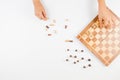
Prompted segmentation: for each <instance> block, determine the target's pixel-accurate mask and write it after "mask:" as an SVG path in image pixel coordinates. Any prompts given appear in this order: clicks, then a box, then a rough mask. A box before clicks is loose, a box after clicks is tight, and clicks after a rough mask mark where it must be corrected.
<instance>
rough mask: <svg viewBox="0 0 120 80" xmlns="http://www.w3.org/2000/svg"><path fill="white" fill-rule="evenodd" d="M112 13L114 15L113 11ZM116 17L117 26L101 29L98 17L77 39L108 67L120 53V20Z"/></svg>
mask: <svg viewBox="0 0 120 80" xmlns="http://www.w3.org/2000/svg"><path fill="white" fill-rule="evenodd" d="M111 13H112V14H114V13H113V12H112V11H111ZM114 15H115V14H114ZM115 17H116V21H115V23H116V25H115V26H113V27H109V28H106V27H102V28H101V27H100V26H99V21H98V15H97V16H96V17H95V18H94V19H93V20H92V21H91V22H90V23H89V24H88V26H87V27H85V28H84V29H83V31H81V32H80V33H79V34H78V35H77V38H78V39H79V40H80V41H81V42H82V43H83V44H84V45H85V46H86V47H87V48H88V49H89V50H90V51H91V52H92V53H93V54H94V55H95V56H96V57H97V58H98V59H100V61H102V62H103V63H104V64H105V65H106V66H108V65H109V64H110V63H111V62H112V61H113V60H114V59H115V58H116V57H117V55H119V53H120V20H119V18H118V17H117V16H116V15H115Z"/></svg>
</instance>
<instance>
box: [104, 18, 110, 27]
mask: <svg viewBox="0 0 120 80" xmlns="http://www.w3.org/2000/svg"><path fill="white" fill-rule="evenodd" d="M104 26H105V27H106V28H108V27H109V25H108V20H104Z"/></svg>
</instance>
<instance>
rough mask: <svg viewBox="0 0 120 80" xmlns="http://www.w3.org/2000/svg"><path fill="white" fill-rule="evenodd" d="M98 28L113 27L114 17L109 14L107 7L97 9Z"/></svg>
mask: <svg viewBox="0 0 120 80" xmlns="http://www.w3.org/2000/svg"><path fill="white" fill-rule="evenodd" d="M98 17H99V22H100V27H112V26H114V25H115V21H116V17H115V16H114V15H113V14H112V13H111V12H110V10H109V9H108V8H107V7H101V8H99V15H98Z"/></svg>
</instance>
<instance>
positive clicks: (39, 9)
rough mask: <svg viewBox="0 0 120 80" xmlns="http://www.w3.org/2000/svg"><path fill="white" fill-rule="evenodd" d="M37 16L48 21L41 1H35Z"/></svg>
mask: <svg viewBox="0 0 120 80" xmlns="http://www.w3.org/2000/svg"><path fill="white" fill-rule="evenodd" d="M33 5H34V10H35V15H36V16H37V17H38V18H39V19H42V20H47V16H46V12H45V9H44V7H43V5H42V4H41V2H40V0H33Z"/></svg>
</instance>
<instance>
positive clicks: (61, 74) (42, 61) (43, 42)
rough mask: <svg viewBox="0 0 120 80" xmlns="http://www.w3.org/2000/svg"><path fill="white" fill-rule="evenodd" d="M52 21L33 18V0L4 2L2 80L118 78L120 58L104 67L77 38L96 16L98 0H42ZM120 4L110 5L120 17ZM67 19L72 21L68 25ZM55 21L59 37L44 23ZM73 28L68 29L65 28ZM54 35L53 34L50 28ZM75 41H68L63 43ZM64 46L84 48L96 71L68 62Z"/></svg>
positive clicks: (0, 8) (0, 4)
mask: <svg viewBox="0 0 120 80" xmlns="http://www.w3.org/2000/svg"><path fill="white" fill-rule="evenodd" d="M42 3H43V5H44V6H45V9H46V12H47V14H48V17H49V20H48V21H46V22H44V21H41V20H39V19H38V18H36V17H35V16H34V8H33V4H32V1H31V0H0V80H120V75H119V74H120V56H118V57H117V58H116V59H115V60H114V61H113V62H112V64H111V65H110V66H109V67H105V66H104V65H103V64H102V63H101V62H100V61H99V60H98V59H97V58H96V57H95V56H94V55H93V54H92V53H91V52H90V51H89V50H88V49H87V48H86V47H85V46H84V45H83V44H81V43H80V42H79V41H78V40H77V39H76V38H75V36H76V35H77V34H78V33H79V32H80V31H81V30H82V29H84V27H85V26H86V25H87V24H88V23H89V22H90V21H91V20H92V19H93V18H94V17H95V16H96V14H97V0H42ZM119 3H120V0H107V5H108V6H109V7H110V8H111V9H112V10H113V11H114V12H115V13H116V14H117V15H118V16H120V9H119V7H120V5H119ZM66 18H68V19H69V22H68V23H65V19H66ZM52 19H56V21H57V23H56V25H57V26H56V28H54V29H57V30H58V34H55V35H53V36H51V37H48V36H47V33H48V32H46V31H45V25H46V24H49V23H51V21H52ZM65 24H68V25H69V26H70V28H69V29H68V30H64V25H65ZM51 31H52V30H51ZM68 38H69V39H74V43H71V44H69V43H65V42H64V40H65V39H68ZM66 48H70V49H72V50H74V49H76V48H79V49H84V50H85V53H84V56H85V57H90V58H91V59H92V62H91V63H92V68H87V69H83V68H81V67H80V65H81V64H83V65H84V63H81V64H80V65H77V64H76V65H73V64H72V63H66V62H65V61H64V60H65V59H66V56H67V55H66V54H67V53H66V51H65V50H66Z"/></svg>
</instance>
